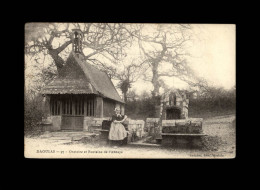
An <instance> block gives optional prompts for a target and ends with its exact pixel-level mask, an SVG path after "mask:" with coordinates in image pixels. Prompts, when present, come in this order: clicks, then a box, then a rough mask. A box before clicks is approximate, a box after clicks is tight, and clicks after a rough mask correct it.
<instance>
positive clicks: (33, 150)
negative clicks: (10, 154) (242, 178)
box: [24, 114, 236, 158]
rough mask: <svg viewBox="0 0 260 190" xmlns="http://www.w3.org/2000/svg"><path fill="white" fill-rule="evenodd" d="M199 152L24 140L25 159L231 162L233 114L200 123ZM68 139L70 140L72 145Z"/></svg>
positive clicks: (56, 138) (48, 136)
mask: <svg viewBox="0 0 260 190" xmlns="http://www.w3.org/2000/svg"><path fill="white" fill-rule="evenodd" d="M203 131H204V133H205V134H207V135H208V136H207V137H205V138H204V139H203V146H202V148H200V149H198V148H196V149H190V148H174V147H162V146H159V145H158V146H139V145H134V144H132V145H127V146H124V147H118V148H113V147H110V146H108V145H105V144H104V145H100V144H98V143H96V142H93V141H92V142H90V141H87V142H86V141H85V142H84V141H77V138H78V139H80V136H78V137H77V136H75V134H76V133H65V135H61V133H45V134H43V135H41V136H39V137H30V138H29V137H25V139H24V141H25V157H29V158H56V157H59V158H234V157H235V155H236V154H235V152H236V124H235V114H230V115H225V116H217V117H210V118H206V119H204V122H203ZM72 136H73V137H74V139H73V141H72V139H71V138H72Z"/></svg>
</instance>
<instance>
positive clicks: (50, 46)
mask: <svg viewBox="0 0 260 190" xmlns="http://www.w3.org/2000/svg"><path fill="white" fill-rule="evenodd" d="M75 28H77V29H81V30H82V31H83V34H84V41H83V50H84V49H85V50H86V51H87V52H88V53H87V54H86V56H85V59H86V60H88V61H90V62H92V63H93V64H96V65H99V66H103V67H104V68H105V69H109V68H106V67H107V66H106V64H105V62H104V61H103V60H104V58H105V59H106V60H110V61H112V62H114V63H116V61H118V60H120V58H122V57H124V56H125V52H124V48H125V47H127V46H128V45H129V44H131V42H132V37H133V34H134V33H136V31H138V28H137V29H136V28H134V26H133V25H129V24H120V23H115V24H109V23H80V24H79V23H70V24H69V23H62V24H58V23H28V24H26V26H25V34H26V36H25V53H26V54H29V55H31V56H38V55H39V54H41V55H42V56H43V57H45V56H46V55H49V56H51V58H52V59H53V60H54V63H55V66H56V68H57V72H58V74H59V72H60V69H61V68H62V67H63V66H64V64H65V61H64V59H63V58H62V55H61V54H62V53H65V54H68V52H66V51H65V49H66V48H67V47H68V46H69V45H70V44H71V42H72V38H71V37H72V36H71V30H72V29H75ZM57 44H58V46H57ZM95 55H99V57H97V56H95Z"/></svg>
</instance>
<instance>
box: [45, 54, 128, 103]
mask: <svg viewBox="0 0 260 190" xmlns="http://www.w3.org/2000/svg"><path fill="white" fill-rule="evenodd" d="M41 93H42V94H98V95H102V96H104V97H107V98H109V99H112V100H116V101H118V102H121V103H124V101H123V100H122V99H121V97H120V96H119V94H118V92H117V90H116V89H115V87H114V85H113V83H112V81H111V80H110V78H109V77H108V75H107V74H106V73H105V72H103V71H100V70H99V69H97V68H95V67H94V66H92V65H90V64H89V63H87V62H86V61H85V60H84V59H83V57H82V55H79V57H77V55H76V54H75V53H74V52H71V54H70V55H69V58H68V59H67V63H66V65H65V66H64V67H63V68H62V74H61V76H59V77H58V78H56V79H54V80H53V81H52V82H50V83H49V84H48V85H46V86H45V87H44V88H43V89H42V92H41Z"/></svg>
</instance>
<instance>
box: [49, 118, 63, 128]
mask: <svg viewBox="0 0 260 190" xmlns="http://www.w3.org/2000/svg"><path fill="white" fill-rule="evenodd" d="M51 121H52V126H51V128H50V130H51V131H60V130H61V116H60V115H57V116H51Z"/></svg>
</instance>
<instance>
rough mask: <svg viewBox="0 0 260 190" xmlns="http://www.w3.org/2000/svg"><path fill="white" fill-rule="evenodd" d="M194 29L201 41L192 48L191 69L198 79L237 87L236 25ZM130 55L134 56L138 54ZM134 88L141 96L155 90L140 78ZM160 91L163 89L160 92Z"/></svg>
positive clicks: (172, 81) (172, 82) (173, 83)
mask: <svg viewBox="0 0 260 190" xmlns="http://www.w3.org/2000/svg"><path fill="white" fill-rule="evenodd" d="M193 26H194V30H195V33H196V35H197V38H198V39H197V40H196V41H195V42H194V43H193V46H192V47H191V49H190V51H191V52H192V58H190V59H189V62H190V65H191V67H192V68H193V69H194V71H195V72H196V74H197V75H198V76H201V77H203V78H205V79H206V80H207V81H208V82H209V83H210V84H211V85H214V86H217V87H223V88H224V89H230V88H232V87H234V86H235V84H236V73H235V71H236V60H235V53H236V52H235V51H236V49H235V48H236V47H235V43H236V42H235V39H236V36H235V35H236V34H235V32H236V27H235V25H227V24H203V25H202V24H197V25H193ZM131 53H132V56H135V55H136V53H137V52H136V51H133V52H130V54H131ZM130 56H131V55H130ZM163 79H164V81H165V83H166V84H167V85H168V86H169V87H173V88H179V89H185V88H187V87H188V86H187V84H186V83H184V82H182V81H181V80H179V79H177V78H174V77H171V78H169V77H164V78H163ZM114 83H116V81H114ZM132 89H134V90H136V92H137V94H140V93H142V92H143V91H148V92H150V91H152V90H153V86H152V84H151V83H150V82H146V81H143V80H141V79H140V80H138V81H137V82H136V83H134V84H133V85H132ZM160 92H163V90H162V89H160Z"/></svg>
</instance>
